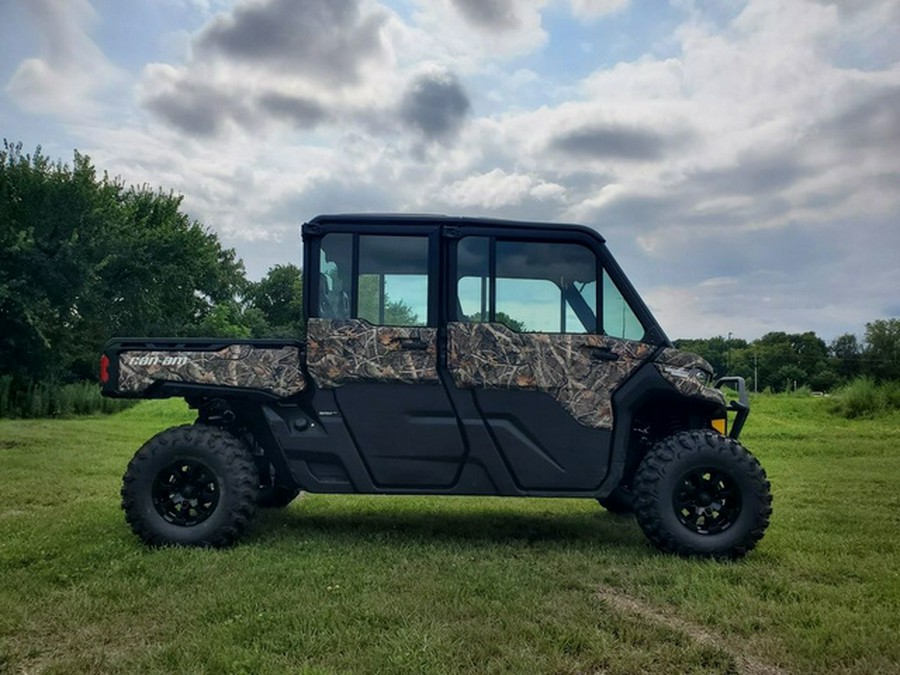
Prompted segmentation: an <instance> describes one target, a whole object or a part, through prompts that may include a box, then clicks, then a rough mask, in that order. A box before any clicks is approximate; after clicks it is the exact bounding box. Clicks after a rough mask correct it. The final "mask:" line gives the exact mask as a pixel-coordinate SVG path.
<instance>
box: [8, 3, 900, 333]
mask: <svg viewBox="0 0 900 675" xmlns="http://www.w3.org/2000/svg"><path fill="white" fill-rule="evenodd" d="M0 56H2V58H0V130H2V133H0V135H2V136H4V137H6V138H8V139H9V140H11V141H22V142H23V143H24V145H25V148H26V149H27V150H30V149H33V148H34V147H35V146H36V145H38V144H40V145H42V146H43V148H44V151H45V154H48V155H50V156H52V157H60V158H63V159H65V160H66V161H71V157H72V151H73V150H74V149H76V148H77V149H78V150H79V151H81V152H84V153H87V154H89V155H90V156H91V158H92V159H93V160H94V163H95V164H96V165H97V166H98V167H100V168H101V169H107V170H108V171H109V172H110V173H111V174H112V175H118V176H121V177H122V179H123V180H125V181H126V182H128V183H136V184H143V183H147V184H150V185H152V186H163V187H164V188H165V189H167V190H168V189H173V190H175V191H176V192H180V193H182V194H184V207H185V209H186V210H187V211H188V212H189V213H190V214H191V215H192V216H194V217H196V218H198V219H200V220H201V221H202V222H204V223H205V224H206V225H208V226H209V227H211V228H212V229H214V230H215V231H217V232H218V233H219V234H220V236H221V237H222V239H223V240H224V242H225V243H226V244H227V245H229V246H232V247H234V248H235V249H236V250H237V252H238V254H239V255H240V256H241V257H242V258H243V260H244V261H245V264H246V267H247V269H248V272H249V274H250V276H251V277H254V278H258V277H259V276H261V275H263V274H264V273H265V272H266V270H267V269H268V267H269V266H270V265H272V264H275V263H285V262H297V261H298V260H299V234H298V225H299V224H300V223H302V222H303V221H304V220H307V219H309V218H311V217H312V216H314V215H316V214H318V213H335V212H353V211H392V212H393V211H412V212H433V213H445V214H451V215H486V216H493V217H503V218H523V219H531V220H545V219H546V220H553V221H565V222H578V223H583V224H588V225H591V226H594V227H596V228H597V229H598V230H599V231H600V232H601V233H602V234H603V235H604V236H605V237H606V238H607V240H608V241H609V245H610V248H611V249H612V250H613V252H614V254H615V255H616V256H617V257H618V259H619V261H620V263H621V264H622V266H623V267H624V268H625V270H626V271H627V272H628V273H629V275H630V276H631V277H632V280H633V282H634V283H635V285H636V286H637V287H638V290H639V291H640V292H641V293H642V294H643V295H644V297H645V298H646V300H647V302H648V304H649V305H650V307H651V308H652V309H653V310H654V312H655V313H656V315H657V317H658V318H659V320H660V321H661V323H662V324H663V326H664V328H665V329H666V330H667V332H668V333H669V335H670V336H672V337H706V336H712V335H716V334H721V335H724V334H726V333H728V332H732V333H734V334H735V335H736V336H741V337H745V338H754V337H758V336H760V335H762V334H763V333H765V332H767V331H771V330H784V331H791V332H793V331H802V330H815V331H817V332H818V333H819V334H820V335H822V336H823V337H825V338H826V339H830V338H832V337H834V336H836V335H838V334H840V333H843V332H854V333H857V334H860V333H862V331H863V329H864V325H865V323H866V321H871V320H873V319H876V318H886V317H891V316H895V317H896V316H900V215H898V214H900V2H897V0H839V1H838V2H826V1H824V0H820V1H812V0H811V1H808V2H805V1H801V0H781V1H777V0H749V1H747V2H743V1H739V0H718V1H713V0H709V1H708V2H706V1H702V0H701V1H694V0H672V1H671V2H668V3H666V2H662V1H650V0H646V1H645V0H2V1H0Z"/></svg>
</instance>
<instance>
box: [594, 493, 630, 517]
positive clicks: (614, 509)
mask: <svg viewBox="0 0 900 675" xmlns="http://www.w3.org/2000/svg"><path fill="white" fill-rule="evenodd" d="M597 501H598V502H600V506H602V507H603V508H604V509H606V510H607V511H609V512H610V513H614V514H616V515H617V516H627V515H631V514H632V513H634V492H632V490H631V489H630V488H627V487H621V486H619V487H617V488H616V489H615V490H613V491H612V492H610V493H609V494H608V495H607V496H606V497H600V498H598V499H597Z"/></svg>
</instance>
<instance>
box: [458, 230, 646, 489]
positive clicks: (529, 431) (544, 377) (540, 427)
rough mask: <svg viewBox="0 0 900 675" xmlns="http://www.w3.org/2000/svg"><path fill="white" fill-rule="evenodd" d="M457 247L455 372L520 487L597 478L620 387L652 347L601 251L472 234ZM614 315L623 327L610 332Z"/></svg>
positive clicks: (567, 485)
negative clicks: (617, 288)
mask: <svg viewBox="0 0 900 675" xmlns="http://www.w3.org/2000/svg"><path fill="white" fill-rule="evenodd" d="M451 259H452V260H453V261H454V266H455V270H454V274H453V275H452V278H453V279H454V280H455V289H453V290H451V293H452V298H451V304H454V305H455V307H456V319H457V320H456V321H452V322H450V323H449V324H448V327H447V335H448V359H447V361H448V368H449V371H450V374H451V375H452V378H453V382H454V384H455V385H456V386H457V387H459V388H461V389H469V390H471V391H472V395H473V396H474V397H475V400H476V402H477V404H478V406H479V409H480V410H481V411H482V414H483V416H484V419H485V423H486V424H487V425H488V426H489V428H490V430H491V433H492V436H493V437H494V439H495V442H496V444H497V445H498V447H499V450H500V452H501V453H502V454H503V456H504V459H505V461H506V463H507V465H508V466H509V467H510V469H511V471H512V472H513V473H514V474H515V479H516V480H517V482H518V483H519V484H520V485H521V486H522V487H524V488H528V489H534V490H542V489H543V490H549V489H554V490H566V489H571V490H584V489H593V488H596V487H597V486H598V485H599V484H600V483H601V482H602V480H603V478H604V477H605V475H606V472H607V470H608V464H609V451H610V447H609V446H610V442H611V430H612V428H613V424H614V413H613V408H612V392H613V391H614V390H615V389H616V388H617V387H618V386H619V385H620V384H621V383H622V382H623V381H624V380H625V379H626V378H627V377H628V376H629V375H630V374H631V373H632V372H633V371H634V370H635V369H636V368H637V367H638V366H639V365H640V364H641V363H642V361H643V360H644V359H646V358H647V357H648V356H649V355H650V354H651V352H652V349H653V348H652V347H651V346H650V345H648V344H645V343H643V342H641V341H640V339H639V338H640V337H641V336H642V335H643V333H644V330H643V327H642V326H641V325H640V323H639V322H638V320H637V318H636V316H635V315H634V313H633V312H631V311H630V309H629V308H628V307H627V305H626V304H625V303H624V301H622V296H621V294H618V296H617V294H616V292H615V286H614V285H613V284H612V283H611V281H610V280H609V277H608V275H607V274H605V273H604V272H603V270H602V267H601V266H600V264H599V261H598V257H597V254H596V252H595V251H594V250H593V249H592V248H591V247H590V246H589V245H587V244H586V243H585V244H583V243H579V242H577V241H573V242H569V241H565V242H546V241H540V240H534V239H531V240H529V239H522V240H519V241H517V240H515V239H512V238H509V239H506V238H499V237H488V236H470V237H464V238H462V239H460V240H459V242H458V243H457V245H456V254H455V256H452V258H451ZM604 287H606V288H604ZM617 297H618V302H617V301H616V298H617ZM607 305H608V306H607ZM613 317H616V319H617V320H618V321H617V324H618V327H619V328H620V329H621V331H622V332H621V333H620V336H619V337H613V336H611V335H608V334H604V333H603V328H604V325H603V324H604V319H607V320H608V322H609V323H610V326H609V327H610V328H611V327H612V323H613V320H612V319H613ZM629 338H638V339H629Z"/></svg>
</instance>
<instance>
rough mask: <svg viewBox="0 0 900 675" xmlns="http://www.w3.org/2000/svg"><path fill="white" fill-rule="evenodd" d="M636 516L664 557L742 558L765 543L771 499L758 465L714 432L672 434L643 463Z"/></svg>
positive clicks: (637, 483)
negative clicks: (666, 555) (761, 540)
mask: <svg viewBox="0 0 900 675" xmlns="http://www.w3.org/2000/svg"><path fill="white" fill-rule="evenodd" d="M634 493H635V514H636V516H637V520H638V523H639V524H640V526H641V529H643V530H644V533H645V534H646V535H647V537H648V538H649V539H650V541H652V542H653V543H654V544H655V545H656V546H657V547H658V548H660V549H662V550H663V551H668V552H671V553H677V554H679V555H685V556H702V557H713V558H739V557H741V556H743V555H745V554H746V553H747V552H748V551H750V550H751V549H752V548H753V547H754V546H756V543H757V542H758V541H759V540H760V539H761V538H762V536H763V534H764V533H765V530H766V527H767V526H768V524H769V516H770V514H771V513H772V495H771V492H770V486H769V481H768V480H766V473H765V471H763V468H762V467H761V466H760V464H759V462H758V461H757V459H756V458H755V457H753V455H751V454H750V453H749V452H748V451H747V449H746V448H744V447H743V446H742V445H741V444H740V443H738V442H737V441H735V440H733V439H731V438H727V437H725V436H722V435H721V434H718V433H716V432H714V431H707V430H694V431H684V432H681V433H678V434H674V435H673V436H670V437H669V438H666V439H665V440H663V441H661V442H659V443H657V444H656V445H655V446H654V447H653V448H652V449H651V450H650V451H649V452H648V453H647V455H646V457H644V459H643V461H642V462H641V464H640V466H639V467H638V471H637V474H636V476H635V480H634Z"/></svg>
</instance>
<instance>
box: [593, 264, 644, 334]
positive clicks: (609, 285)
mask: <svg viewBox="0 0 900 675" xmlns="http://www.w3.org/2000/svg"><path fill="white" fill-rule="evenodd" d="M603 332H604V333H606V334H607V335H611V336H613V337H618V338H623V339H625V340H641V339H642V338H643V337H644V327H643V326H642V325H641V322H640V321H638V318H637V316H635V313H634V310H632V309H631V306H630V305H629V304H628V303H627V302H626V301H625V298H624V297H623V295H622V292H621V291H620V290H619V289H618V288H617V287H616V285H615V284H614V283H613V280H612V279H610V278H609V274H608V273H607V272H606V270H604V271H603Z"/></svg>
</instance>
